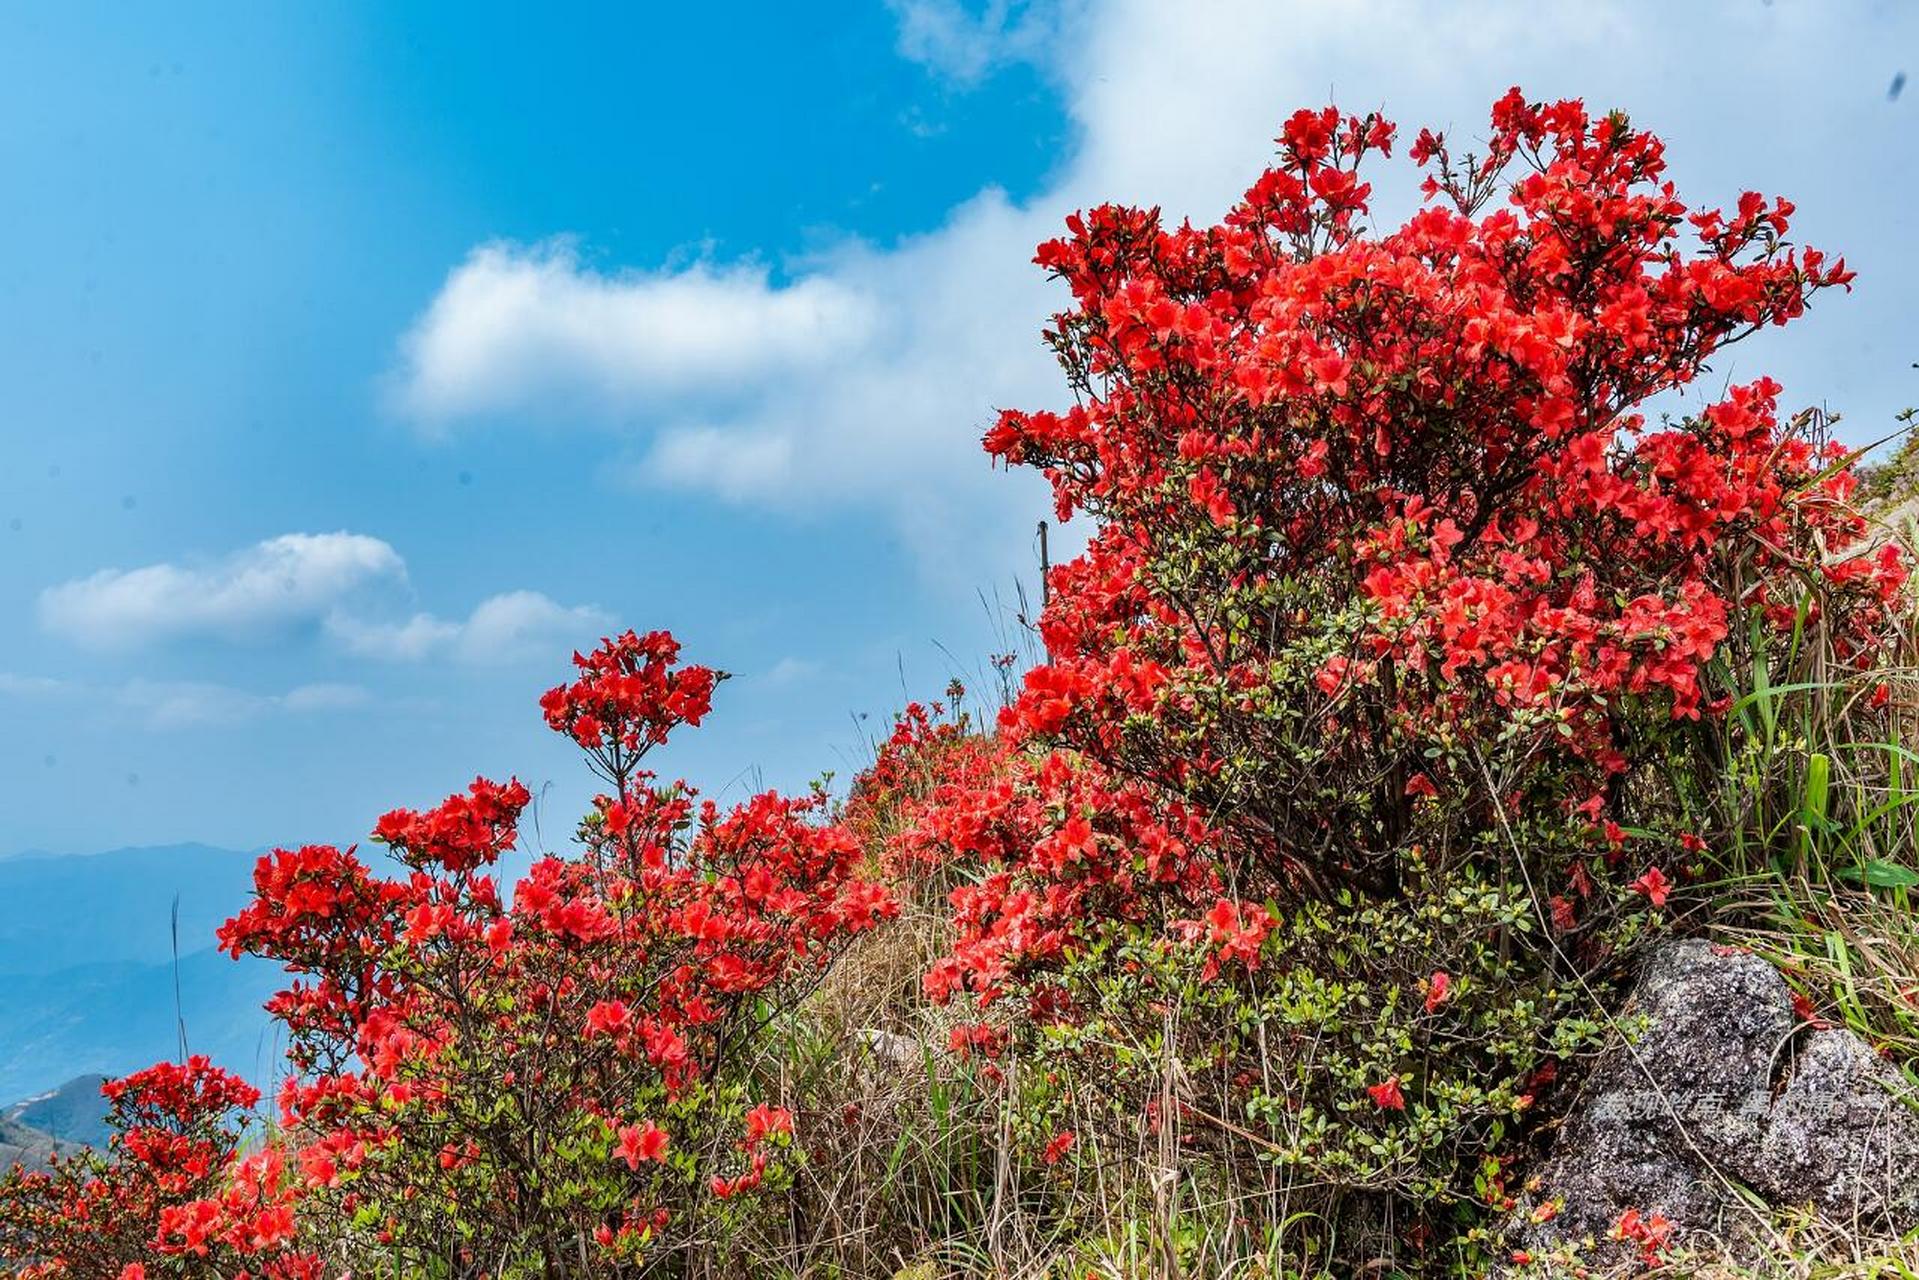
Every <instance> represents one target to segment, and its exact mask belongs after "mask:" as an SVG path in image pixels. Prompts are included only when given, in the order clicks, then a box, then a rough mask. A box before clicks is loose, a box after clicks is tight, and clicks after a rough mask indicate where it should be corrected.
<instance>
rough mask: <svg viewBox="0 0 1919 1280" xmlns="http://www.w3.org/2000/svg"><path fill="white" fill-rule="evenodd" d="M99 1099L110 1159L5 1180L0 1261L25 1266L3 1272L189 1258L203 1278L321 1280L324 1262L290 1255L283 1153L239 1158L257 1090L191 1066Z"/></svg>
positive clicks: (110, 1088)
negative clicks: (204, 1274) (105, 1104)
mask: <svg viewBox="0 0 1919 1280" xmlns="http://www.w3.org/2000/svg"><path fill="white" fill-rule="evenodd" d="M101 1091H102V1092H103V1093H104V1094H105V1095H106V1097H107V1099H108V1103H109V1107H108V1114H107V1124H108V1127H109V1129H110V1130H111V1133H112V1137H111V1138H110V1140H109V1143H108V1147H107V1150H106V1151H105V1152H102V1153H98V1154H94V1153H83V1154H80V1155H77V1156H69V1157H62V1158H59V1159H56V1160H55V1162H54V1163H53V1166H52V1167H51V1168H50V1169H49V1170H47V1171H45V1172H38V1173H28V1172H25V1171H23V1170H17V1169H16V1170H14V1171H13V1172H12V1173H10V1174H9V1175H8V1176H7V1177H6V1178H5V1180H4V1181H0V1257H5V1258H7V1259H8V1260H9V1262H11V1263H16V1264H20V1263H24V1269H21V1270H17V1271H15V1272H11V1273H10V1274H17V1275H20V1276H24V1277H36V1276H47V1277H52V1276H83V1275H98V1276H115V1275H126V1274H127V1273H128V1271H129V1270H131V1272H132V1273H133V1274H134V1275H136V1276H139V1275H144V1274H145V1268H146V1266H147V1265H148V1264H150V1263H151V1264H163V1263H166V1262H167V1261H168V1260H169V1259H191V1260H193V1261H194V1262H195V1263H196V1264H198V1265H200V1266H202V1267H204V1268H206V1269H207V1273H208V1274H223V1275H225V1274H239V1275H250V1276H255V1277H260V1278H262V1280H317V1277H319V1276H320V1275H321V1274H322V1270H321V1266H320V1263H319V1260H318V1259H317V1258H315V1257H314V1256H312V1255H311V1254H308V1253H303V1252H301V1251H299V1250H298V1249H297V1248H295V1247H294V1242H293V1238H294V1220H293V1208H292V1206H293V1199H294V1196H295V1194H296V1191H297V1187H296V1183H295V1180H292V1179H290V1178H288V1177H286V1176H285V1162H286V1154H285V1151H284V1149H283V1148H282V1147H280V1146H277V1145H269V1146H265V1147H262V1148H260V1149H258V1150H255V1151H252V1152H251V1153H249V1154H244V1155H243V1154H242V1152H243V1140H244V1138H245V1134H246V1130H247V1129H248V1127H249V1126H250V1123H251V1121H252V1119H253V1117H252V1114H251V1113H252V1109H253V1107H254V1106H255V1105H256V1104H257V1103H258V1102H259V1101H260V1094H259V1091H258V1090H256V1089H254V1088H253V1087H252V1086H251V1085H249V1084H247V1083H246V1081H244V1080H241V1079H240V1078H239V1077H237V1076H234V1075H231V1074H229V1073H227V1072H225V1071H223V1070H221V1069H220V1068H218V1067H215V1066H213V1065H212V1064H211V1063H209V1062H208V1061H207V1059H206V1058H204V1057H193V1058H189V1059H188V1060H187V1061H186V1062H184V1063H170V1062H168V1063H160V1064H158V1065H155V1066H152V1067H148V1068H147V1069H146V1070H144V1071H139V1072H136V1073H135V1074H133V1075H130V1076H127V1077H125V1078H124V1079H120V1080H111V1081H108V1082H107V1083H106V1084H105V1085H103V1086H102V1089H101ZM167 1273H168V1274H170V1273H171V1269H170V1268H167Z"/></svg>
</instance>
